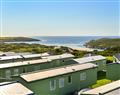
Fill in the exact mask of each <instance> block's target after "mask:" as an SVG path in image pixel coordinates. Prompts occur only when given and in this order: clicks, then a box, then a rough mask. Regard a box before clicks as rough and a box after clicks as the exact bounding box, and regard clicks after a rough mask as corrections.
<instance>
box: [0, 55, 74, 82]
mask: <svg viewBox="0 0 120 95" xmlns="http://www.w3.org/2000/svg"><path fill="white" fill-rule="evenodd" d="M71 57H73V55H71V54H62V55H56V56H55V55H54V56H50V57H47V58H43V59H39V60H30V61H23V62H12V63H3V64H0V82H2V81H7V80H12V77H13V76H18V75H19V74H22V73H27V72H32V71H37V70H42V69H48V68H54V67H59V66H64V65H70V64H74V63H75V62H74V61H73V60H72V58H71Z"/></svg>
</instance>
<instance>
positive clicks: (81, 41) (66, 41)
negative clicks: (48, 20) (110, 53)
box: [29, 36, 120, 47]
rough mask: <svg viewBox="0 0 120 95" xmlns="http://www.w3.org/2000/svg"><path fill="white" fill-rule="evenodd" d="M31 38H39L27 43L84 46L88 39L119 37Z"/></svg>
mask: <svg viewBox="0 0 120 95" xmlns="http://www.w3.org/2000/svg"><path fill="white" fill-rule="evenodd" d="M32 38H35V39H39V40H40V41H37V42H29V43H37V44H43V45H52V46H67V47H85V46H84V45H85V43H86V42H89V41H90V40H96V39H100V38H120V36H36V37H32Z"/></svg>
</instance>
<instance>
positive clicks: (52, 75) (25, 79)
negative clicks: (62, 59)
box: [18, 63, 97, 95]
mask: <svg viewBox="0 0 120 95" xmlns="http://www.w3.org/2000/svg"><path fill="white" fill-rule="evenodd" d="M18 80H19V81H20V82H21V83H22V84H24V85H25V86H26V87H28V88H29V89H31V90H32V91H34V93H35V95H72V93H74V92H75V91H78V90H80V89H82V88H85V87H89V86H90V85H92V84H94V83H96V81H97V65H95V64H92V63H87V64H76V65H69V66H64V67H59V68H53V69H48V70H42V71H37V72H32V73H26V74H22V75H20V77H19V78H18Z"/></svg>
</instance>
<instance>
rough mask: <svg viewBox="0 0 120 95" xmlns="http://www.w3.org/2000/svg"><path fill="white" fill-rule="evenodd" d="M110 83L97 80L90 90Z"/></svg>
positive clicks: (109, 81) (105, 80)
mask: <svg viewBox="0 0 120 95" xmlns="http://www.w3.org/2000/svg"><path fill="white" fill-rule="evenodd" d="M111 82H112V81H111V80H109V79H101V80H97V83H96V84H94V85H92V86H91V88H96V87H99V86H102V85H105V84H108V83H111Z"/></svg>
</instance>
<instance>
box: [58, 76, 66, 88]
mask: <svg viewBox="0 0 120 95" xmlns="http://www.w3.org/2000/svg"><path fill="white" fill-rule="evenodd" d="M64 86H65V79H64V78H59V88H63V87H64Z"/></svg>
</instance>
